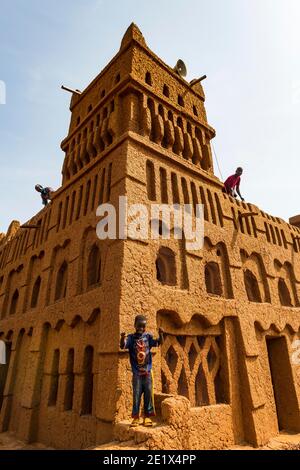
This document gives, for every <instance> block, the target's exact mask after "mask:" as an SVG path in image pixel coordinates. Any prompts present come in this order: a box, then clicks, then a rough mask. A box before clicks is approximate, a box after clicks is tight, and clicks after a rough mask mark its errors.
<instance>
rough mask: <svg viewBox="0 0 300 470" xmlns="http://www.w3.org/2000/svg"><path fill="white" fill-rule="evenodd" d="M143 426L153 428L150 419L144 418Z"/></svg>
mask: <svg viewBox="0 0 300 470" xmlns="http://www.w3.org/2000/svg"><path fill="white" fill-rule="evenodd" d="M143 425H144V426H147V427H150V426H153V423H152V420H151V419H150V418H144V422H143Z"/></svg>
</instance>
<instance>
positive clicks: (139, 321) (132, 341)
mask: <svg viewBox="0 0 300 470" xmlns="http://www.w3.org/2000/svg"><path fill="white" fill-rule="evenodd" d="M146 325H147V319H146V317H144V316H143V315H137V316H136V317H135V321H134V327H135V333H132V334H130V335H128V336H127V338H126V333H121V340H120V348H121V349H128V350H129V357H130V364H131V369H132V393H133V407H132V418H133V421H132V423H131V426H132V427H135V426H138V425H139V424H140V405H141V399H142V395H143V394H144V423H143V424H144V426H152V424H153V423H152V420H151V416H155V408H154V396H153V395H154V394H153V377H152V354H151V348H153V347H155V346H160V345H161V344H162V343H163V335H162V332H161V331H160V332H159V339H154V338H153V336H152V335H151V334H150V333H146Z"/></svg>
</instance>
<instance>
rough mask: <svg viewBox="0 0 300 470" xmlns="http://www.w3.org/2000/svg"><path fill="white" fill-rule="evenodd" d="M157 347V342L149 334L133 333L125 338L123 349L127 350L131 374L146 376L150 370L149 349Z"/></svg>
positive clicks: (150, 356) (150, 357)
mask: <svg viewBox="0 0 300 470" xmlns="http://www.w3.org/2000/svg"><path fill="white" fill-rule="evenodd" d="M155 346H159V340H158V339H154V338H153V336H152V335H151V334H150V333H143V334H142V335H141V334H138V333H133V334H130V335H128V336H127V338H126V342H125V349H128V350H129V357H130V364H131V369H132V373H133V374H138V375H147V374H149V373H150V372H151V369H152V354H151V348H153V347H155Z"/></svg>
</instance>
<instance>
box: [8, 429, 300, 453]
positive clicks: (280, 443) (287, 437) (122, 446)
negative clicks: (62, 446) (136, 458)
mask: <svg viewBox="0 0 300 470" xmlns="http://www.w3.org/2000/svg"><path fill="white" fill-rule="evenodd" d="M46 449H47V450H54V449H51V448H49V447H46V446H44V445H43V444H39V443H34V444H25V443H24V442H22V441H18V440H17V439H15V437H14V435H13V434H10V433H2V434H0V451H1V450H46ZM260 449H262V450H300V434H285V433H281V434H279V435H278V436H277V437H274V438H273V439H271V440H270V441H269V443H268V444H267V445H266V446H264V447H261V448H260ZM93 450H148V449H147V448H146V447H144V446H143V444H140V445H136V444H135V443H134V442H133V441H127V442H122V443H121V442H111V443H109V444H105V445H102V446H98V447H95V448H94V449H93ZM230 450H255V449H254V448H253V447H251V446H249V445H247V444H245V445H236V446H233V447H232V448H231V449H230Z"/></svg>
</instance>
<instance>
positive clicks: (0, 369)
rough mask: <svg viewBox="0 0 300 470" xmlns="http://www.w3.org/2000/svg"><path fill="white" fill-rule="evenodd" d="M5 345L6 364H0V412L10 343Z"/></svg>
mask: <svg viewBox="0 0 300 470" xmlns="http://www.w3.org/2000/svg"><path fill="white" fill-rule="evenodd" d="M5 345H6V353H5V356H6V364H0V411H1V408H2V403H3V394H4V389H5V384H6V379H7V373H8V368H9V360H10V353H11V343H10V342H6V343H5Z"/></svg>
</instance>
